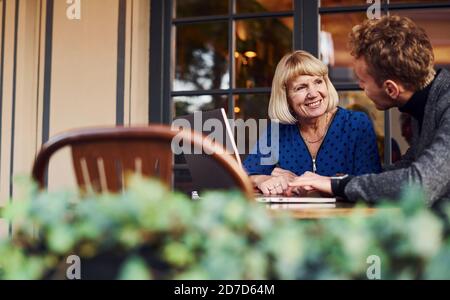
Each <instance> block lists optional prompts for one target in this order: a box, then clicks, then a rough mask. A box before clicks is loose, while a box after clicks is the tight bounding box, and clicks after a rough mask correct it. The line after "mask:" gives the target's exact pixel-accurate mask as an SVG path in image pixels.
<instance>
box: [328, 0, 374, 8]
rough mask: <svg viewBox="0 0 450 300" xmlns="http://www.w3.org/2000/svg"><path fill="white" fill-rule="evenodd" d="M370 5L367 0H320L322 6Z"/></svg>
mask: <svg viewBox="0 0 450 300" xmlns="http://www.w3.org/2000/svg"><path fill="white" fill-rule="evenodd" d="M352 5H368V4H367V1H366V0H320V6H321V7H327V6H352Z"/></svg>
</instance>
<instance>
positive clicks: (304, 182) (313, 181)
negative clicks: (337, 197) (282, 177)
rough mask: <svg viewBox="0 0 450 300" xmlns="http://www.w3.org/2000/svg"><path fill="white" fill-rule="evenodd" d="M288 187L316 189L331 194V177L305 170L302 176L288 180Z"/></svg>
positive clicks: (307, 189)
mask: <svg viewBox="0 0 450 300" xmlns="http://www.w3.org/2000/svg"><path fill="white" fill-rule="evenodd" d="M289 187H290V188H292V189H293V188H296V187H297V188H298V187H300V188H302V189H304V190H306V191H313V190H317V191H319V192H323V193H327V194H330V195H331V194H332V191H331V178H330V177H326V176H320V175H317V174H315V173H312V172H305V173H304V174H303V175H302V176H299V177H296V178H295V179H294V180H292V181H290V182H289Z"/></svg>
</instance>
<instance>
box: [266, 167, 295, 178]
mask: <svg viewBox="0 0 450 300" xmlns="http://www.w3.org/2000/svg"><path fill="white" fill-rule="evenodd" d="M270 175H272V176H286V177H287V178H289V179H291V180H292V179H294V178H295V177H297V175H295V173H293V172H291V171H289V170H285V169H282V168H275V169H273V171H272V174H270Z"/></svg>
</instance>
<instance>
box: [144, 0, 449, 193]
mask: <svg viewBox="0 0 450 300" xmlns="http://www.w3.org/2000/svg"><path fill="white" fill-rule="evenodd" d="M370 5H371V4H370V3H369V4H368V3H367V1H366V0H321V1H319V0H307V1H306V0H277V1H275V0H215V1H203V0H151V13H152V17H151V23H152V24H151V25H152V27H151V50H150V53H151V65H150V78H151V81H150V89H151V90H150V94H151V100H150V112H149V114H150V120H151V121H152V122H165V123H169V122H170V121H171V120H172V119H173V118H174V117H176V116H179V115H183V114H189V113H193V112H194V111H196V110H209V109H214V108H219V107H223V108H225V109H226V111H227V113H228V116H229V117H230V118H243V119H247V118H267V104H268V101H269V97H270V86H271V81H272V77H273V73H274V70H275V67H276V64H277V63H278V61H279V59H280V58H281V57H282V56H283V55H284V54H285V53H286V52H288V51H291V50H293V49H304V50H307V51H309V52H311V53H313V54H314V55H317V56H319V57H320V58H321V59H322V60H323V61H324V62H325V63H326V64H328V65H329V68H330V78H331V80H332V82H333V83H334V85H335V87H336V89H337V90H338V92H339V94H340V99H341V103H340V105H342V106H344V107H349V108H352V109H358V110H363V111H366V112H367V113H368V114H369V115H370V117H371V118H372V120H373V122H374V127H375V130H376V132H377V135H378V136H379V142H380V145H379V147H380V150H382V151H381V152H384V153H385V155H383V157H384V161H385V162H389V161H390V159H391V143H385V144H386V145H383V141H389V140H390V139H391V135H392V136H393V137H394V138H395V139H396V140H397V141H398V142H399V144H400V146H401V147H400V148H401V149H402V150H403V152H404V150H405V149H406V143H405V141H404V140H403V138H402V136H401V134H400V130H399V127H400V126H399V121H398V115H399V114H398V113H397V112H396V110H393V111H392V112H379V111H377V110H376V109H375V108H374V106H373V104H372V102H371V101H370V100H369V99H368V98H367V97H366V96H365V95H364V93H363V92H362V91H360V89H359V87H358V85H357V83H356V81H355V78H354V75H353V71H352V68H351V56H350V55H349V51H348V49H347V42H348V33H349V32H350V30H351V28H352V27H353V26H354V25H356V24H358V23H360V22H362V21H363V20H364V19H365V18H367V8H368V7H369V6H370ZM449 10H450V1H406V0H405V1H402V0H382V1H381V13H382V14H388V13H390V14H392V13H396V14H401V15H407V16H409V17H411V18H412V19H413V20H415V21H416V22H418V23H419V25H421V26H423V27H424V28H425V30H426V31H427V32H428V34H429V35H430V37H431V39H432V43H433V46H434V47H435V54H436V62H437V64H438V66H448V65H449V63H450V54H449V53H450V51H449V47H450V37H449V33H450V30H445V29H444V28H447V27H449V26H450V23H449V21H448V18H446V16H447V15H448V13H449ZM449 29H450V28H449ZM391 131H392V132H391ZM177 162H179V163H180V164H177V166H176V168H175V169H176V176H177V179H176V182H177V183H180V184H181V185H183V184H184V183H183V182H184V181H183V180H182V178H186V180H187V181H188V179H187V178H188V174H186V172H187V169H186V168H185V167H183V165H182V159H181V160H180V159H178V160H177ZM183 172H184V173H183ZM187 181H185V182H187Z"/></svg>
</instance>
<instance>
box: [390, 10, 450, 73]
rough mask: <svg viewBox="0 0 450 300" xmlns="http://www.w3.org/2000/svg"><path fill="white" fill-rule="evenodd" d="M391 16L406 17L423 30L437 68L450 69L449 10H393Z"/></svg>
mask: <svg viewBox="0 0 450 300" xmlns="http://www.w3.org/2000/svg"><path fill="white" fill-rule="evenodd" d="M391 14H392V15H394V14H395V15H400V16H405V17H408V18H410V19H412V20H413V21H414V22H415V23H416V24H417V25H419V26H420V27H422V28H423V29H425V31H426V33H427V34H428V36H429V38H430V40H431V44H432V46H433V50H434V56H435V63H436V65H437V67H445V68H448V67H450V18H449V16H450V8H441V9H421V10H399V11H394V10H393V11H391Z"/></svg>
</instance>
